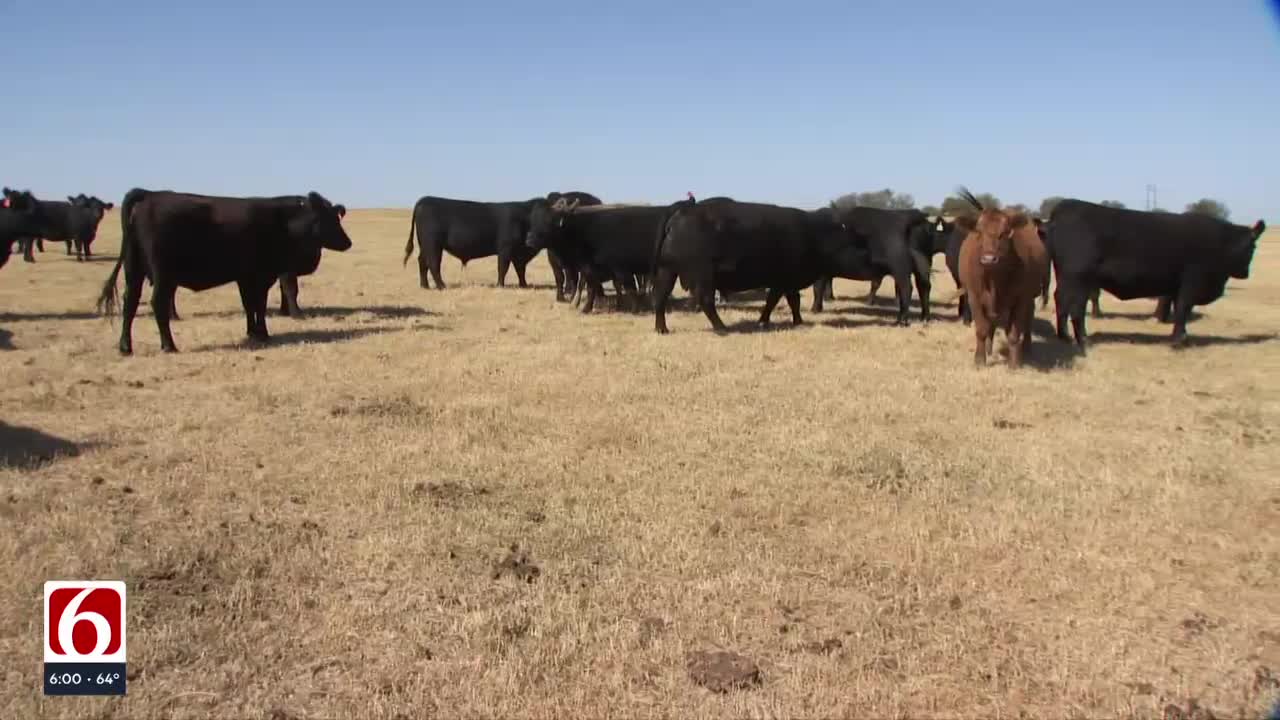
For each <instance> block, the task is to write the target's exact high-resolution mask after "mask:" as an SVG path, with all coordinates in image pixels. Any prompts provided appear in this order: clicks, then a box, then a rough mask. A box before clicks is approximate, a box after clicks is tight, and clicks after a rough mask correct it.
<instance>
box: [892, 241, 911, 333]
mask: <svg viewBox="0 0 1280 720" xmlns="http://www.w3.org/2000/svg"><path fill="white" fill-rule="evenodd" d="M897 265H898V267H897V269H895V270H894V271H893V285H894V290H897V292H898V319H897V320H895V321H894V323H893V324H894V325H897V326H899V327H907V326H909V325H910V324H911V268H910V265H911V261H910V259H909V258H908V259H904V260H903V261H901V262H899V263H897Z"/></svg>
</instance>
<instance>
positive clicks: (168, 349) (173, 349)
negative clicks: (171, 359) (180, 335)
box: [160, 345, 178, 353]
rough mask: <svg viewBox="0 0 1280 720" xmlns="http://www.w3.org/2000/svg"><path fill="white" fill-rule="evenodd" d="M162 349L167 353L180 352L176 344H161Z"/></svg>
mask: <svg viewBox="0 0 1280 720" xmlns="http://www.w3.org/2000/svg"><path fill="white" fill-rule="evenodd" d="M160 350H161V351H163V352H167V353H176V352H178V347H177V346H176V345H161V346H160Z"/></svg>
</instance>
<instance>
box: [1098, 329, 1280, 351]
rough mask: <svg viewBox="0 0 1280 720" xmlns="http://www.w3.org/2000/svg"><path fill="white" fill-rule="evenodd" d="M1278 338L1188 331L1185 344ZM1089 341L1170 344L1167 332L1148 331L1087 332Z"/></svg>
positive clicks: (1250, 342)
mask: <svg viewBox="0 0 1280 720" xmlns="http://www.w3.org/2000/svg"><path fill="white" fill-rule="evenodd" d="M1277 339H1280V334H1277V333H1265V334H1264V333H1251V334H1248V335H1241V336H1239V337H1226V336H1223V335H1196V334H1194V333H1189V334H1188V335H1187V341H1186V346H1185V347H1188V348H1194V347H1210V346H1213V345H1261V344H1262V343H1268V342H1273V341H1275V340H1277ZM1088 340H1089V342H1090V343H1093V344H1098V345H1106V344H1109V343H1127V344H1131V345H1171V341H1170V336H1169V335H1168V334H1167V333H1161V334H1159V335H1154V334H1150V333H1118V332H1095V333H1089V338H1088Z"/></svg>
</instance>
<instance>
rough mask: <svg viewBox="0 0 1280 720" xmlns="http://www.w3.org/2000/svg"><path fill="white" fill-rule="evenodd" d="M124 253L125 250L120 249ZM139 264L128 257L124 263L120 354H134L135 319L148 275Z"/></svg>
mask: <svg viewBox="0 0 1280 720" xmlns="http://www.w3.org/2000/svg"><path fill="white" fill-rule="evenodd" d="M120 252H124V248H121V249H120ZM137 264H138V263H137V262H136V261H132V258H131V257H129V256H126V258H125V263H124V312H123V314H122V317H121V322H120V354H121V355H132V354H133V319H134V318H135V317H137V315H138V302H139V301H140V300H142V281H143V280H144V279H146V274H145V273H144V272H143V270H142V268H140V267H137Z"/></svg>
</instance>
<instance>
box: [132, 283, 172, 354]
mask: <svg viewBox="0 0 1280 720" xmlns="http://www.w3.org/2000/svg"><path fill="white" fill-rule="evenodd" d="M139 284H141V283H139ZM139 290H141V288H139ZM177 294H178V286H177V285H175V284H173V283H172V282H170V281H169V279H168V278H166V277H164V276H162V275H160V274H158V273H157V274H156V276H155V277H153V278H152V284H151V312H152V313H154V314H155V316H156V325H157V326H158V327H159V328H160V349H161V350H163V351H164V352H167V353H175V352H178V346H177V345H176V344H175V343H174V342H173V332H172V331H171V330H170V329H169V320H170V317H169V308H171V307H172V306H173V298H174V296H176V295H177Z"/></svg>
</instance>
